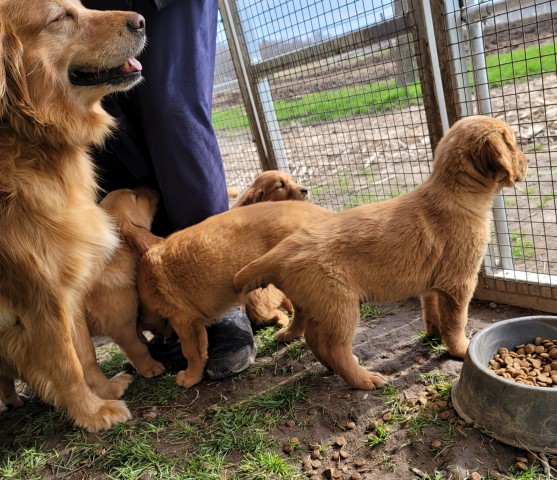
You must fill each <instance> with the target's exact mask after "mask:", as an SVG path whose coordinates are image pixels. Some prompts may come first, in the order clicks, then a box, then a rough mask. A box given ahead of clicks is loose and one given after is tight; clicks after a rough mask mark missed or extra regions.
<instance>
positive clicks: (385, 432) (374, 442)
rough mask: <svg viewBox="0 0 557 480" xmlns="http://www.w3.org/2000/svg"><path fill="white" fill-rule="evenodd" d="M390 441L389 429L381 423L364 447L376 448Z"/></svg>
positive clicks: (369, 436) (367, 438)
mask: <svg viewBox="0 0 557 480" xmlns="http://www.w3.org/2000/svg"><path fill="white" fill-rule="evenodd" d="M388 439H389V427H388V426H387V425H385V424H384V423H379V424H377V426H376V427H375V431H374V432H373V433H371V434H369V435H368V436H367V437H366V439H365V440H364V445H365V446H366V447H368V448H375V447H377V446H378V445H383V444H385V443H387V440H388Z"/></svg>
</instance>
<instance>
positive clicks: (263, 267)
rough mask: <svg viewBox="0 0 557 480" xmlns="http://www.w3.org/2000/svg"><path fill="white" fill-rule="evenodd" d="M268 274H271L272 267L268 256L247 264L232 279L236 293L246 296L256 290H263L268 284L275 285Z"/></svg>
mask: <svg viewBox="0 0 557 480" xmlns="http://www.w3.org/2000/svg"><path fill="white" fill-rule="evenodd" d="M270 272H272V265H271V261H270V259H269V255H268V254H265V255H263V256H262V257H259V258H258V259H257V260H254V261H253V262H251V263H248V264H247V265H246V266H245V267H244V268H242V270H240V271H239V272H238V273H237V274H236V276H235V277H234V288H235V290H236V292H238V293H244V294H246V293H249V292H251V291H252V290H256V289H258V288H265V287H266V286H267V285H269V284H270V283H275V282H274V281H273V279H272V278H271V274H270Z"/></svg>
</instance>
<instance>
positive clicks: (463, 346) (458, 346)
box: [446, 338, 470, 359]
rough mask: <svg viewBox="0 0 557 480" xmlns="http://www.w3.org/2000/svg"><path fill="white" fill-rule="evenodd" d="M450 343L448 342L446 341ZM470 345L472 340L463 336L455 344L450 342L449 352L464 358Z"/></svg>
mask: <svg viewBox="0 0 557 480" xmlns="http://www.w3.org/2000/svg"><path fill="white" fill-rule="evenodd" d="M446 343H448V342H446ZM468 345H470V340H468V339H467V338H463V339H461V340H460V341H458V342H455V343H454V344H452V345H451V344H449V343H448V345H447V346H448V348H449V354H450V355H451V356H453V357H456V358H460V359H464V357H465V356H466V351H467V350H468Z"/></svg>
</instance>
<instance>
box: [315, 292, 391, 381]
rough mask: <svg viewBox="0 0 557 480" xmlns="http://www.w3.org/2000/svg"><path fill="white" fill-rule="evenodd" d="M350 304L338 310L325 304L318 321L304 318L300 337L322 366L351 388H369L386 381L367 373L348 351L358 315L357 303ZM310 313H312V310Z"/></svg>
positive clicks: (373, 373) (381, 377)
mask: <svg viewBox="0 0 557 480" xmlns="http://www.w3.org/2000/svg"><path fill="white" fill-rule="evenodd" d="M353 303H354V305H353V307H348V308H346V307H343V308H339V309H334V308H331V305H327V306H326V310H327V311H326V312H325V311H322V312H318V313H317V315H322V316H320V317H317V316H316V317H315V318H319V321H317V320H315V318H314V319H308V320H307V321H306V330H305V333H304V336H305V338H306V342H307V344H308V345H309V347H310V348H311V350H312V352H313V353H314V355H315V356H316V357H317V358H318V359H319V361H320V362H321V363H323V364H324V365H325V366H326V367H329V368H331V369H332V370H333V371H334V372H335V373H336V374H337V375H339V376H341V377H342V378H343V379H344V380H345V381H346V383H348V384H349V385H350V386H351V387H353V388H356V389H361V390H373V389H375V388H378V387H381V386H383V385H385V384H386V383H387V379H386V378H385V377H383V375H381V374H379V373H376V372H368V371H367V370H366V369H365V368H362V367H361V366H360V365H358V360H357V358H356V357H355V356H354V355H353V354H352V340H353V338H354V331H355V329H356V324H357V323H358V320H359V318H360V309H359V302H358V301H357V300H356V301H355V302H353ZM312 316H313V313H312Z"/></svg>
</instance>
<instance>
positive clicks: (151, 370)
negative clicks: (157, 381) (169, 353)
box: [135, 359, 166, 378]
mask: <svg viewBox="0 0 557 480" xmlns="http://www.w3.org/2000/svg"><path fill="white" fill-rule="evenodd" d="M135 369H136V370H137V373H139V375H141V376H142V377H145V378H153V377H158V376H159V375H162V374H163V373H164V372H166V368H164V365H163V364H162V363H160V362H157V361H156V360H153V359H151V360H149V361H147V362H143V363H142V364H141V365H136V366H135Z"/></svg>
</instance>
